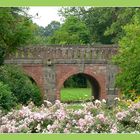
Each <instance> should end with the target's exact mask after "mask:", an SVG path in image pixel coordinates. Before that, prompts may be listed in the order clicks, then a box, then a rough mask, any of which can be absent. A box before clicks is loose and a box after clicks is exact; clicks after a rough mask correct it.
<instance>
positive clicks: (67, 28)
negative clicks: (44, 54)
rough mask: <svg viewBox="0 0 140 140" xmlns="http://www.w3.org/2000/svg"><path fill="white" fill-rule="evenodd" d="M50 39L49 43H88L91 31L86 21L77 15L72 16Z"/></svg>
mask: <svg viewBox="0 0 140 140" xmlns="http://www.w3.org/2000/svg"><path fill="white" fill-rule="evenodd" d="M48 40H49V44H61V45H66V44H87V43H89V31H88V29H87V27H86V25H85V23H84V22H82V21H81V20H79V19H78V18H77V17H75V16H70V17H68V18H67V19H66V21H65V23H64V24H63V25H62V26H61V27H60V28H59V29H58V30H57V31H56V32H54V34H53V36H51V37H50V38H48Z"/></svg>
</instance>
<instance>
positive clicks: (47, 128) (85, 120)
mask: <svg viewBox="0 0 140 140" xmlns="http://www.w3.org/2000/svg"><path fill="white" fill-rule="evenodd" d="M119 102H121V101H120V100H118V104H117V106H116V107H113V108H112V109H108V105H107V104H106V101H105V100H102V101H99V100H96V101H95V102H94V103H92V102H88V103H84V104H82V106H83V108H82V109H79V110H74V109H68V106H69V105H68V104H62V103H61V102H60V101H58V100H56V101H55V104H53V105H52V104H51V103H50V102H49V101H45V103H44V104H43V105H42V106H41V107H36V106H34V104H33V103H30V104H29V105H28V106H22V107H21V109H19V110H12V111H11V112H9V113H8V114H5V115H4V114H3V115H2V113H0V114H1V116H0V133H128V132H129V133H139V132H140V102H138V103H134V102H131V104H129V105H128V106H127V107H125V108H120V104H121V106H122V103H119ZM124 102H125V101H123V103H124Z"/></svg>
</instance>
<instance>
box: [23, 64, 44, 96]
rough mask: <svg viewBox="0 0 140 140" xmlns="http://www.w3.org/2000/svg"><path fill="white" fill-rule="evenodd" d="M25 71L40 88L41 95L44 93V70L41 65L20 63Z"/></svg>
mask: <svg viewBox="0 0 140 140" xmlns="http://www.w3.org/2000/svg"><path fill="white" fill-rule="evenodd" d="M22 67H23V70H24V71H25V73H26V74H27V75H28V76H30V77H31V78H32V79H33V80H34V81H35V82H36V84H37V85H38V87H39V88H40V90H41V93H42V95H44V93H45V91H44V72H43V66H42V65H40V64H30V65H29V64H28V65H27V64H26V65H22Z"/></svg>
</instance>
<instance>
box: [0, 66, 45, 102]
mask: <svg viewBox="0 0 140 140" xmlns="http://www.w3.org/2000/svg"><path fill="white" fill-rule="evenodd" d="M0 81H2V82H3V83H4V84H7V85H8V86H9V88H10V90H11V92H12V94H13V96H14V97H15V101H16V102H17V103H21V104H28V102H29V101H30V100H32V101H33V102H34V103H35V104H36V105H41V103H42V98H41V93H40V91H39V89H38V88H37V87H35V85H34V84H33V83H32V82H31V80H30V79H29V78H28V77H27V76H26V75H25V74H24V73H23V72H22V71H21V70H20V69H19V68H18V67H16V66H7V65H4V66H1V67H0Z"/></svg>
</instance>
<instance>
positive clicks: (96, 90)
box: [60, 73, 101, 99]
mask: <svg viewBox="0 0 140 140" xmlns="http://www.w3.org/2000/svg"><path fill="white" fill-rule="evenodd" d="M78 74H80V75H82V76H84V77H85V78H86V79H87V80H88V81H89V83H90V86H91V95H92V96H94V99H100V93H101V87H100V84H99V81H98V79H97V78H96V77H95V76H93V75H91V74H87V73H73V74H69V75H67V76H65V78H64V80H63V82H62V83H61V84H62V85H61V88H60V91H61V89H62V87H63V85H64V83H65V81H66V80H67V79H69V78H70V77H72V76H75V75H78Z"/></svg>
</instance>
